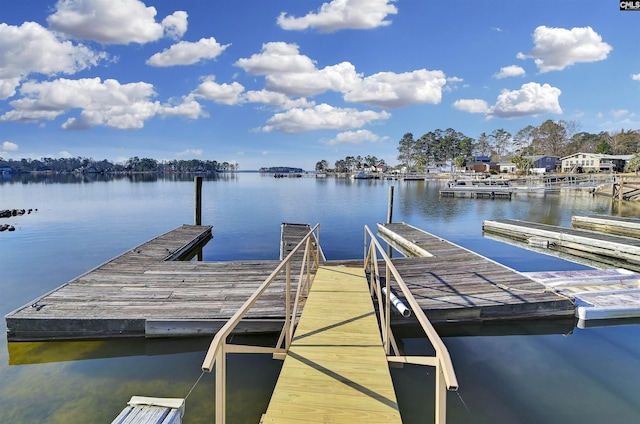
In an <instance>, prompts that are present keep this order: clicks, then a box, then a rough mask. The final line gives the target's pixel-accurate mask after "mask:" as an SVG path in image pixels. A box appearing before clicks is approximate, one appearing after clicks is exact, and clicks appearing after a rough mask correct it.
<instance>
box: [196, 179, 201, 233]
mask: <svg viewBox="0 0 640 424" xmlns="http://www.w3.org/2000/svg"><path fill="white" fill-rule="evenodd" d="M194 183H195V222H194V225H202V177H195V178H194Z"/></svg>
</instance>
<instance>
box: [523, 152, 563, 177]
mask: <svg viewBox="0 0 640 424" xmlns="http://www.w3.org/2000/svg"><path fill="white" fill-rule="evenodd" d="M522 158H523V159H525V160H528V161H529V162H530V163H531V171H532V172H534V173H539V174H544V173H545V172H553V171H555V170H556V169H557V168H558V165H559V164H560V157H559V156H547V155H534V156H523V157H522Z"/></svg>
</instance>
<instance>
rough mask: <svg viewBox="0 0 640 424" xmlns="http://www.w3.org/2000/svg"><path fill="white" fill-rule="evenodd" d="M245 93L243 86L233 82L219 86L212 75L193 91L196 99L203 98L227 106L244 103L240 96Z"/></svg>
mask: <svg viewBox="0 0 640 424" xmlns="http://www.w3.org/2000/svg"><path fill="white" fill-rule="evenodd" d="M243 91H244V87H243V86H242V84H240V83H238V82H235V81H234V82H232V83H231V84H226V83H225V84H218V83H217V82H216V81H215V77H214V76H212V75H210V76H208V77H206V78H205V79H204V81H203V82H202V83H201V84H200V85H199V86H198V88H196V89H195V90H194V91H193V93H192V94H193V95H194V96H196V97H202V98H205V99H207V100H211V101H214V102H216V103H221V104H225V105H234V104H237V103H241V102H242V97H241V96H240V95H241V94H242V92H243Z"/></svg>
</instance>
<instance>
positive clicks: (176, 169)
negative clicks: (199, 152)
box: [0, 156, 238, 174]
mask: <svg viewBox="0 0 640 424" xmlns="http://www.w3.org/2000/svg"><path fill="white" fill-rule="evenodd" d="M3 169H4V170H11V172H14V173H30V172H51V173H56V174H64V173H72V172H75V173H101V174H107V173H133V172H135V173H139V172H145V173H153V172H157V173H187V172H220V171H236V170H238V164H237V163H229V162H218V161H215V160H199V159H188V160H176V159H174V160H169V161H158V160H156V159H150V158H139V157H137V156H134V157H132V158H129V159H128V160H127V161H126V162H125V163H121V164H117V163H112V162H109V161H107V160H101V161H96V160H93V159H91V158H83V157H80V156H78V157H75V158H56V159H54V158H41V159H19V160H14V159H3V158H1V157H0V170H3Z"/></svg>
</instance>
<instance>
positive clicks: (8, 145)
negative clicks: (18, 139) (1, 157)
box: [0, 141, 18, 152]
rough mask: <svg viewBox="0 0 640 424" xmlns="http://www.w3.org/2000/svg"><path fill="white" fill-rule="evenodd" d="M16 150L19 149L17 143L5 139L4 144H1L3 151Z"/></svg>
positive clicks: (0, 148)
mask: <svg viewBox="0 0 640 424" xmlns="http://www.w3.org/2000/svg"><path fill="white" fill-rule="evenodd" d="M16 150H18V145H17V144H16V143H12V142H10V141H3V142H2V144H0V151H1V152H15V151H16Z"/></svg>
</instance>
